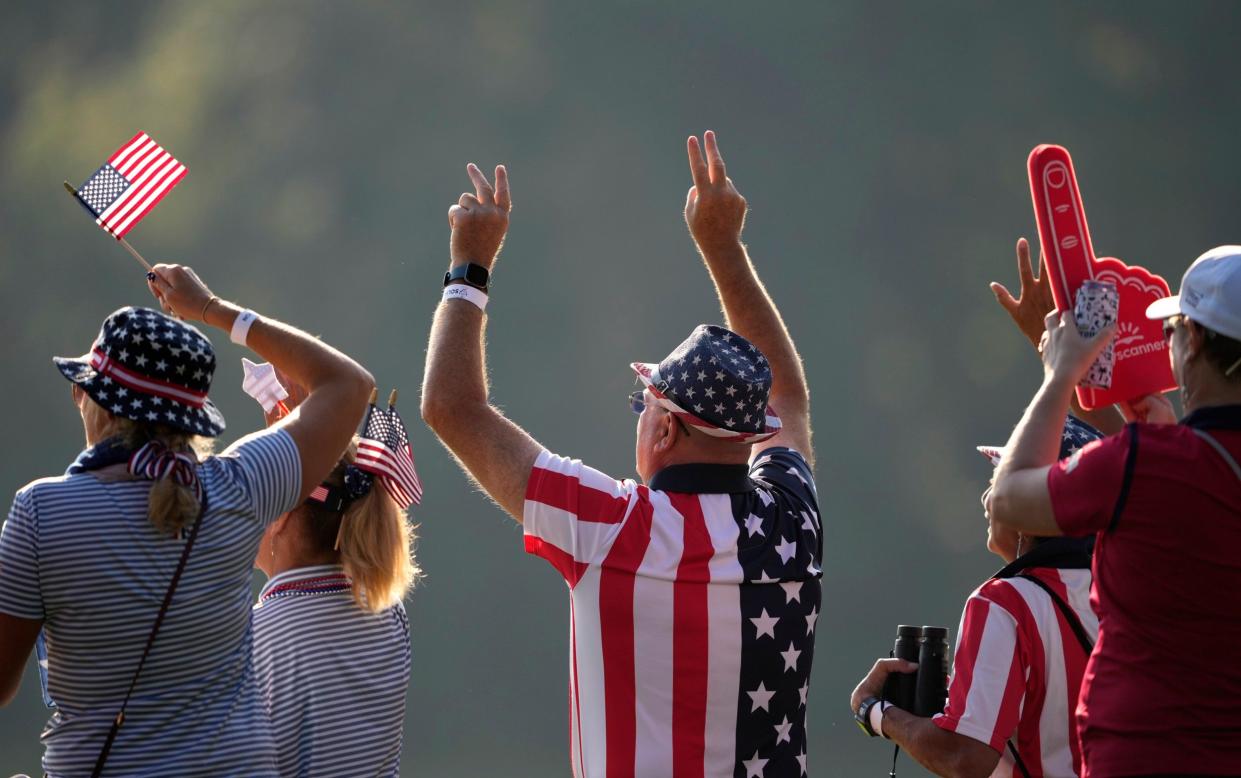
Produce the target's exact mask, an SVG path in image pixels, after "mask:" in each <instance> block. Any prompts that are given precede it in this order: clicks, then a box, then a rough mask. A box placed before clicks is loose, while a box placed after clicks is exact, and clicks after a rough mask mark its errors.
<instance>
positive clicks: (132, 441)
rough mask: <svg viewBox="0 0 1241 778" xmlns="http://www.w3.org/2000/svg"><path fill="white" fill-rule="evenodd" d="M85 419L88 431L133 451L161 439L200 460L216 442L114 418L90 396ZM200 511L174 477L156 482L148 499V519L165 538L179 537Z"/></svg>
mask: <svg viewBox="0 0 1241 778" xmlns="http://www.w3.org/2000/svg"><path fill="white" fill-rule="evenodd" d="M82 419H83V421H85V423H86V426H87V428H88V429H95V430H99V431H100V433H101V434H102V436H103V437H119V438H121V440H122V442H123V443H124V444H125V445H126V446H129V447H131V448H138V447H139V446H142V445H144V444H145V443H146V442H147V441H151V440H157V441H159V442H160V443H162V444H163V445H164V447H165V448H167V449H168V450H169V451H174V452H178V453H186V454H190V455H192V456H193V457H194V458H195V459H196V460H202V459H203V458H204V457H207V456H209V455H210V454H211V447H212V444H213V442H214V441H212V440H211V438H207V437H203V436H202V435H193V434H191V433H188V432H185V431H183V430H179V429H176V428H174V427H169V426H167V425H164V424H147V423H144V422H138V421H134V420H132V419H126V418H123V417H121V416H116V415H113V414H111V413H109V412H108V411H107V410H106V409H105V408H104V407H103V406H101V405H100V404H99V403H97V402H95V401H94V400H93V399H91V397H90V396H89V395H87V397H86V402H85V403H84V405H83V407H82ZM199 508H200V505H199V502H198V497H196V496H195V495H194V491H193V490H192V489H190V488H189V487H188V486H182V485H180V484H178V483H177V482H176V481H174V480H172V479H171V478H161V479H159V480H158V481H154V482H152V484H151V493H150V496H149V497H148V498H147V519H149V520H150V522H151V525H152V526H154V527H155V530H156V531H157V532H159V533H160V534H161V535H175V534H176V533H178V532H180V531H181V530H182V529H184V528H186V527H188V526H189V525H190V524H191V523H192V522H193V521H194V519H196V518H198V511H199Z"/></svg>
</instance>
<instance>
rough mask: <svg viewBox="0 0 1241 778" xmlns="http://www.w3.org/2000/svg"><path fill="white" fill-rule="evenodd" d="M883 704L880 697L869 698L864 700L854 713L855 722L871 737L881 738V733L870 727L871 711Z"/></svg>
mask: <svg viewBox="0 0 1241 778" xmlns="http://www.w3.org/2000/svg"><path fill="white" fill-rule="evenodd" d="M881 702H883V700H882V699H880V698H878V697H867V698H866V699H864V700H862V704H861V705H859V706H858V708H857V710H855V711H854V712H853V720H854V721H856V722H857V725H858V726H859V727H861V728H862V731H863V732H865V733H866V734H867V735H870V736H871V737H879V733H878V732H876V731H875V729H874V727H872V726H871V725H870V709H871V708H873V707H875V706H876V705H878V704H879V703H881Z"/></svg>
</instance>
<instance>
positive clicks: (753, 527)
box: [745, 513, 767, 537]
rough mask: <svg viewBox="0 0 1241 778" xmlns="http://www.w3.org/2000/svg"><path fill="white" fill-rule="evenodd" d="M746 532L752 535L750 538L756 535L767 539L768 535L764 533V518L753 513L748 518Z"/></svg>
mask: <svg viewBox="0 0 1241 778" xmlns="http://www.w3.org/2000/svg"><path fill="white" fill-rule="evenodd" d="M745 531H746V532H748V533H750V535H749V536H750V537H754V535H755V534H756V533H757V534H759V535H762V536H763V537H767V533H766V532H763V517H762V516H755V515H754V514H753V513H751V514H750V515H749V516H747V517H746V520H745Z"/></svg>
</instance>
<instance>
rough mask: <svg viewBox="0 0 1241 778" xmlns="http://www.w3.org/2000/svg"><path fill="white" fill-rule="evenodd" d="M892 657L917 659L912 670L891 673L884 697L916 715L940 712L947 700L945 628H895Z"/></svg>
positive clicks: (946, 637) (914, 660)
mask: <svg viewBox="0 0 1241 778" xmlns="http://www.w3.org/2000/svg"><path fill="white" fill-rule="evenodd" d="M892 656H894V657H896V658H897V659H904V660H905V661H907V662H917V663H918V671H917V672H915V673H892V674H891V675H889V676H888V679H887V681H886V682H885V683H884V685H883V699H884V700H885V701H887V702H890V703H892V704H893V705H895V706H896V707H898V708H900V709H902V710H906V711H909V712H910V713H912V714H914V715H915V716H934V715H935V714H936V713H942V712H943V710H944V704H945V703H947V701H948V628H947V627H915V626H912V625H909V624H901V625H900V626H898V627H897V628H896V645H895V647H894V648H893V650H892Z"/></svg>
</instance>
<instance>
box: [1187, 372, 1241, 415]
mask: <svg viewBox="0 0 1241 778" xmlns="http://www.w3.org/2000/svg"><path fill="white" fill-rule="evenodd" d="M1182 399H1183V401H1184V405H1185V413H1186V414H1190V413H1193V412H1194V411H1196V410H1199V409H1200V408H1212V407H1215V406H1218V405H1241V384H1237V383H1235V382H1232V381H1228V380H1226V379H1224V378H1223V377H1221V376H1219V375H1205V376H1201V377H1199V380H1197V381H1194V382H1192V383H1187V385H1186V388H1185V391H1184V392H1183V393H1182Z"/></svg>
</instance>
